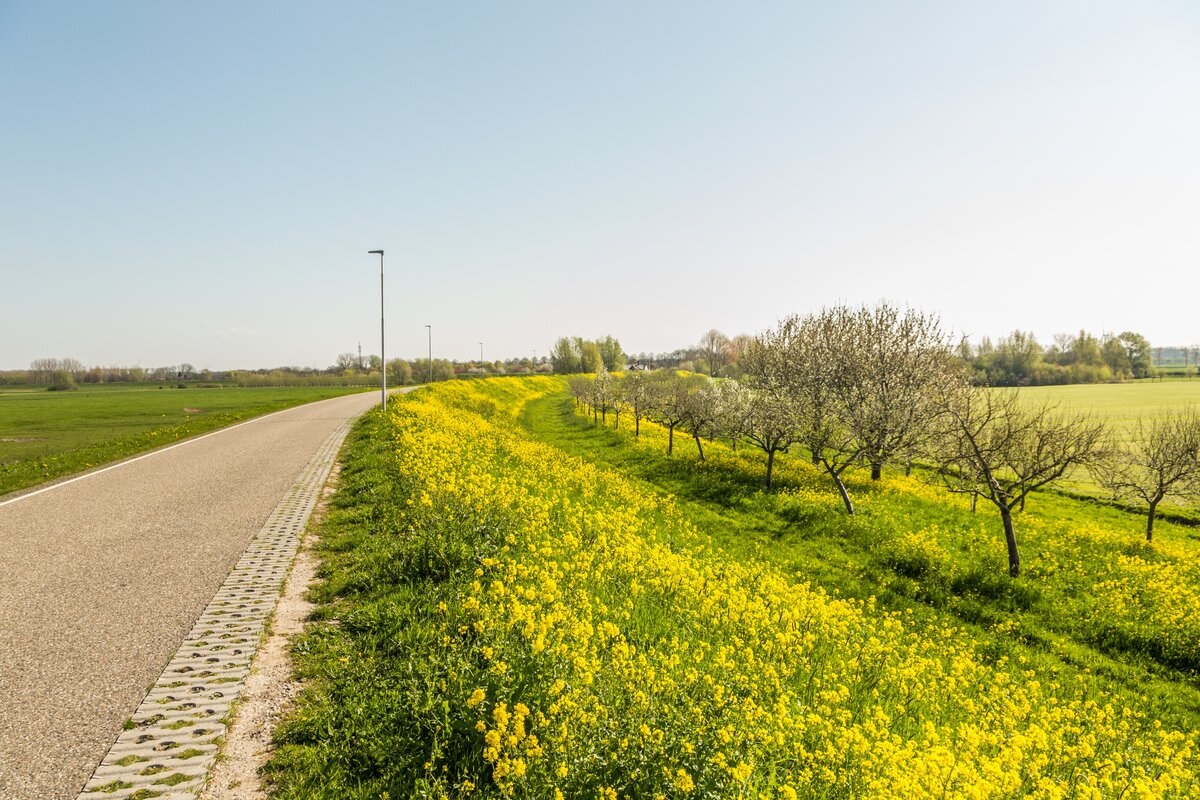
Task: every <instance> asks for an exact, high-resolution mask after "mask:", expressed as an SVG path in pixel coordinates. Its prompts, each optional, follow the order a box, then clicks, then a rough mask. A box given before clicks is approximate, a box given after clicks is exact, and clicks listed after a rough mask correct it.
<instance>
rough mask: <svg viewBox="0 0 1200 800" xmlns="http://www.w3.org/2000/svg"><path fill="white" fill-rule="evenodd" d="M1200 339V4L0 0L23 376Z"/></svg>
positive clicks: (3, 145) (11, 276)
mask: <svg viewBox="0 0 1200 800" xmlns="http://www.w3.org/2000/svg"><path fill="white" fill-rule="evenodd" d="M381 247H382V248H386V250H387V317H388V326H389V331H388V355H389V356H393V355H403V356H411V357H416V356H420V355H423V354H424V352H425V345H426V340H425V327H424V326H425V324H426V323H429V324H432V325H433V336H434V351H435V353H434V354H435V356H443V357H449V358H458V359H471V358H477V357H478V353H479V345H478V342H480V341H481V340H482V341H483V342H484V350H485V356H486V357H487V358H489V360H490V359H493V358H504V357H510V356H523V355H531V354H532V353H533V352H534V350H536V351H537V352H538V354H541V355H544V354H545V353H546V351H547V350H548V348H549V346H550V345H551V343H552V342H553V341H554V339H555V338H556V337H558V336H560V335H567V334H573V335H582V336H585V337H595V336H603V335H605V334H610V333H611V334H613V335H615V336H617V337H618V338H620V340H621V342H622V344H624V346H625V348H626V350H629V351H642V350H654V351H657V350H671V349H674V348H676V347H679V346H682V345H687V344H690V343H693V342H695V341H697V340H698V339H699V338H700V336H701V334H703V333H704V331H705V330H707V329H709V328H711V327H716V328H719V329H721V330H723V331H724V332H726V333H727V334H729V335H734V334H737V333H753V332H757V331H759V330H762V329H764V328H766V327H769V326H771V325H772V324H774V323H775V321H776V320H777V319H778V318H779V317H781V316H783V315H786V314H789V313H793V312H800V313H803V312H806V311H809V310H814V309H817V308H820V307H821V306H822V305H828V304H831V303H836V302H848V303H859V302H874V301H876V300H879V299H888V300H890V301H892V302H895V303H898V304H901V305H912V306H917V307H920V308H923V309H926V310H929V311H934V312H937V313H939V314H940V315H941V317H942V320H943V323H944V325H945V326H946V327H947V328H949V329H953V330H954V331H956V332H960V333H961V332H965V333H967V334H971V335H972V336H974V337H979V336H981V335H990V336H992V337H997V336H1002V335H1004V334H1005V333H1007V332H1008V331H1009V330H1011V329H1013V328H1021V329H1026V330H1031V331H1033V332H1034V333H1035V334H1037V335H1038V337H1039V338H1040V339H1042V340H1043V341H1049V340H1050V338H1051V337H1052V335H1053V334H1055V333H1058V332H1067V331H1074V330H1078V329H1080V328H1086V329H1088V330H1090V331H1092V332H1093V333H1097V334H1099V333H1101V332H1102V331H1105V330H1107V331H1112V332H1118V331H1121V330H1126V329H1132V330H1136V331H1140V332H1142V333H1144V334H1145V335H1146V336H1147V337H1148V338H1149V339H1150V340H1151V342H1152V343H1154V344H1156V345H1168V344H1185V343H1186V344H1191V343H1194V342H1197V341H1200V321H1198V320H1200V277H1198V272H1197V267H1198V264H1200V4H1197V3H1194V2H1153V1H1152V0H1142V1H1140V2H1132V1H1131V2H1125V3H1120V2H1106V3H1097V2H1043V1H1041V0H1039V1H1038V2H1003V3H1002V2H993V3H982V2H979V3H974V2H973V3H957V2H949V1H947V2H937V3H922V2H906V3H895V2H878V3H855V4H843V3H801V2H784V3H745V2H728V3H704V2H678V3H657V2H606V3H588V4H585V3H574V2H572V3H553V2H487V3H485V2H471V3H465V2H464V3H450V2H446V3H442V2H436V3H419V4H417V3H397V2H386V3H378V4H366V3H267V2H253V3H247V2H241V1H240V0H239V2H211V1H210V2H204V3H176V2H167V3H164V2H157V0H156V1H155V2H90V1H89V2H83V1H80V2H55V1H54V0H37V1H36V2H13V1H12V0H0V368H22V367H25V366H27V365H28V363H29V361H30V360H32V359H34V358H38V357H43V356H54V357H63V356H70V357H74V358H77V359H79V360H81V361H83V362H84V363H86V364H126V365H133V364H140V365H142V366H144V367H152V366H158V365H162V364H176V363H180V362H190V363H192V364H194V365H195V366H196V367H198V368H201V367H208V368H212V369H226V368H236V367H260V366H264V367H269V366H278V365H302V366H308V365H316V366H325V365H328V364H331V363H333V361H334V359H335V357H336V356H337V354H338V353H341V352H348V351H353V350H355V349H356V347H357V345H358V343H359V342H362V346H363V350H364V352H377V351H378V335H379V327H378V326H379V319H378V315H379V306H378V303H379V294H378V293H379V283H378V281H379V274H378V259H377V257H373V256H368V255H367V252H366V251H367V250H370V249H375V248H381Z"/></svg>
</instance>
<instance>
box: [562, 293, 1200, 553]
mask: <svg viewBox="0 0 1200 800" xmlns="http://www.w3.org/2000/svg"><path fill="white" fill-rule="evenodd" d="M740 368H741V371H742V374H743V377H742V379H741V380H740V381H737V380H732V379H727V380H713V379H711V378H710V377H705V376H696V375H679V374H677V373H674V372H658V373H649V374H647V373H635V372H631V373H628V374H626V375H624V376H621V377H619V378H618V377H614V376H613V375H611V374H609V373H607V372H603V371H602V372H600V373H599V374H597V376H596V377H595V378H593V379H587V378H581V379H575V380H573V381H572V385H571V388H572V391H573V393H574V394H575V396H576V398H577V399H578V400H579V401H580V402H583V403H586V404H587V405H588V406H590V407H591V409H592V411H593V414H594V415H595V416H596V418H597V421H605V420H606V418H607V415H608V414H610V413H611V414H614V415H616V416H617V422H618V425H619V420H620V415H621V414H622V413H624V414H629V415H632V416H633V417H634V433H635V435H637V434H638V433H639V423H640V420H641V419H645V418H649V419H652V420H654V421H656V422H658V423H659V424H661V425H663V426H664V427H666V428H667V430H668V452H670V451H672V450H673V447H674V434H675V431H676V430H683V431H687V432H688V433H689V434H690V435H691V436H692V438H693V440H694V441H695V443H696V447H697V450H698V452H699V455H700V458H701V459H703V458H704V448H703V440H704V439H705V438H712V437H716V436H721V437H726V438H728V439H730V440H732V441H734V442H735V443H736V442H746V443H749V444H753V445H754V446H756V447H758V448H759V449H761V450H762V451H763V452H764V453H765V454H766V483H767V486H768V487H770V486H771V483H772V474H773V468H774V463H775V458H776V455H777V454H778V453H781V452H787V451H788V450H789V449H790V448H792V447H793V446H800V447H801V448H802V449H803V450H804V451H806V453H807V454H808V456H809V457H810V458H811V460H812V463H813V464H814V465H815V466H817V467H819V468H820V469H822V470H823V471H824V472H825V473H826V474H827V475H828V476H829V478H830V479H831V481H832V483H833V485H834V486H835V487H836V489H837V491H838V494H839V496H840V497H841V499H842V502H843V504H844V505H845V508H846V511H847V513H850V514H853V513H854V504H853V500H852V498H851V496H850V492H849V490H848V489H847V487H846V484H845V480H844V476H845V473H846V472H847V471H848V470H850V469H853V468H857V467H863V468H869V470H870V473H871V477H872V479H875V480H878V479H879V478H880V476H881V474H882V471H883V469H884V467H885V465H887V464H895V465H900V466H903V467H904V468H905V469H906V470H910V469H911V468H912V465H913V462H914V461H920V462H921V463H922V464H924V465H926V466H927V467H928V468H929V469H928V474H929V475H931V476H935V477H936V479H938V480H939V481H941V482H942V483H943V484H944V485H945V486H946V487H947V488H948V489H950V490H951V491H954V492H962V493H967V494H970V495H971V497H972V507H974V505H975V502H976V501H977V500H978V499H979V498H984V499H985V500H987V501H989V502H990V503H992V504H993V505H994V506H995V508H996V509H997V511H998V513H999V515H1000V518H1001V523H1002V526H1003V530H1004V536H1005V542H1006V546H1007V549H1008V557H1009V574H1010V575H1012V576H1013V577H1016V576H1018V575H1019V574H1020V570H1021V560H1020V550H1019V548H1018V546H1017V538H1016V533H1015V529H1014V523H1013V514H1014V512H1015V511H1018V510H1020V509H1022V508H1023V507H1024V504H1025V500H1026V498H1027V496H1028V495H1029V493H1030V492H1032V491H1034V490H1036V489H1038V488H1041V487H1044V486H1047V485H1049V484H1051V483H1054V482H1055V481H1058V480H1060V479H1062V478H1063V477H1065V476H1067V475H1069V474H1070V473H1071V472H1072V471H1073V470H1074V469H1076V468H1079V467H1085V466H1086V467H1090V468H1091V469H1092V470H1093V474H1094V475H1095V476H1096V478H1097V480H1098V482H1100V483H1101V484H1102V485H1104V486H1107V487H1109V488H1110V489H1112V490H1113V492H1114V494H1116V495H1118V496H1121V497H1125V498H1127V499H1137V500H1140V501H1142V502H1144V503H1146V504H1147V505H1148V506H1149V515H1148V522H1147V529H1146V535H1147V539H1150V538H1151V537H1152V531H1153V524H1154V516H1155V511H1156V509H1157V508H1158V504H1159V503H1160V502H1161V501H1162V500H1163V499H1164V498H1166V497H1168V496H1176V497H1196V496H1200V417H1198V416H1197V415H1196V413H1195V412H1193V411H1187V412H1180V413H1177V414H1174V415H1168V416H1166V417H1163V418H1159V419H1155V420H1153V421H1150V422H1147V423H1145V424H1143V425H1142V426H1139V428H1138V429H1137V430H1136V431H1135V432H1134V436H1133V438H1132V439H1131V440H1130V441H1129V442H1128V443H1125V442H1121V441H1118V440H1117V439H1115V438H1114V437H1112V436H1110V435H1108V434H1106V432H1105V429H1104V426H1103V425H1102V424H1101V423H1100V422H1099V421H1098V420H1096V419H1094V418H1092V417H1090V416H1088V415H1086V414H1083V413H1073V412H1066V411H1063V410H1061V409H1058V408H1056V407H1053V406H1051V405H1040V406H1035V405H1030V404H1026V403H1023V402H1020V401H1019V400H1018V397H1017V395H1016V393H1015V392H1014V391H1011V390H1008V391H1005V390H996V389H987V388H983V387H980V386H977V385H975V384H974V383H973V381H972V375H971V373H970V371H969V370H968V369H966V368H964V363H963V361H962V360H961V359H960V358H958V357H957V354H956V352H955V351H954V349H953V348H952V347H951V346H950V344H949V342H948V339H947V336H946V335H945V334H944V333H943V332H942V330H941V328H940V323H939V321H938V320H937V318H936V317H934V316H932V315H928V314H925V313H922V312H919V311H913V310H911V309H910V310H906V311H901V310H899V309H897V308H895V307H892V306H890V305H887V304H880V305H877V306H875V307H873V308H872V307H865V306H864V307H859V308H849V307H845V306H837V307H834V308H829V309H824V310H822V311H821V312H820V313H817V314H812V315H808V316H805V317H799V316H793V317H789V318H787V319H785V320H783V321H782V322H780V323H779V325H778V326H777V327H775V328H773V329H771V330H769V331H767V332H765V333H763V334H761V335H760V336H758V337H755V338H754V339H753V340H752V341H751V342H750V343H749V345H748V346H747V348H746V350H745V352H744V354H743V355H742V357H741V359H740Z"/></svg>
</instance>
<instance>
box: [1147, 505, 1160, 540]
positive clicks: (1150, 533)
mask: <svg viewBox="0 0 1200 800" xmlns="http://www.w3.org/2000/svg"><path fill="white" fill-rule="evenodd" d="M1157 511H1158V501H1157V500H1151V501H1150V514H1149V515H1148V516H1147V517H1146V541H1147V542H1152V541H1154V514H1155V513H1156V512H1157Z"/></svg>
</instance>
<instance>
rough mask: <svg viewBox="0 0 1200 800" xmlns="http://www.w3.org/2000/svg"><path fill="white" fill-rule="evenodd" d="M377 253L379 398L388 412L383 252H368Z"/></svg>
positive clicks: (369, 252) (369, 253) (370, 253)
mask: <svg viewBox="0 0 1200 800" xmlns="http://www.w3.org/2000/svg"><path fill="white" fill-rule="evenodd" d="M376 253H378V254H379V377H380V378H381V379H382V382H381V383H380V389H379V396H380V398H381V399H380V402H381V404H382V405H383V410H384V411H387V354H386V353H385V352H384V350H383V342H384V337H383V251H382V250H368V251H367V254H368V255H375V254H376Z"/></svg>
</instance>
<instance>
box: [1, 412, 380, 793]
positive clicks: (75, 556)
mask: <svg viewBox="0 0 1200 800" xmlns="http://www.w3.org/2000/svg"><path fill="white" fill-rule="evenodd" d="M377 401H378V397H377V395H370V394H366V395H352V396H350V397H345V398H337V399H335V400H330V401H323V402H322V403H315V404H311V405H309V406H302V407H300V408H297V409H291V410H289V411H288V412H282V413H280V414H276V415H272V416H271V417H270V418H263V419H262V422H261V424H258V425H245V426H242V427H241V428H239V429H238V430H237V431H230V433H229V434H228V435H227V436H216V437H212V438H209V439H207V440H205V441H204V442H197V443H196V444H195V446H194V447H190V448H180V449H177V450H175V451H173V452H171V453H169V454H164V455H163V456H161V457H160V458H153V459H146V460H142V461H140V462H138V463H136V464H130V465H129V467H128V468H127V469H119V470H114V471H111V472H108V473H106V474H104V475H101V476H96V477H95V478H93V479H90V480H85V481H80V482H77V483H74V484H72V485H71V486H65V487H63V488H62V489H61V490H60V491H54V492H48V493H45V494H42V495H40V496H37V497H33V498H29V499H28V500H26V501H23V502H19V503H15V504H10V505H7V506H5V507H3V508H0V654H3V656H0V797H3V798H5V800H26V798H29V799H30V800H32V798H38V799H39V800H53V799H54V798H63V799H64V800H67V799H68V798H74V797H76V795H77V794H78V793H79V791H80V788H81V787H82V786H83V785H84V782H85V781H87V780H88V777H89V776H90V775H92V773H93V771H94V770H95V769H96V765H97V764H98V763H99V762H100V760H101V758H102V757H103V756H104V754H105V752H106V751H107V750H108V749H109V747H110V746H111V745H112V743H113V741H114V739H116V738H117V735H118V733H119V732H120V730H121V727H122V723H124V722H125V721H126V720H129V719H130V718H131V717H132V716H133V715H134V714H135V709H138V707H139V703H140V702H141V701H142V699H143V698H144V697H146V687H147V686H148V685H151V684H154V683H155V681H156V678H158V677H159V676H160V675H175V676H177V677H174V678H172V679H171V680H169V681H167V683H176V682H178V683H177V685H175V686H172V687H170V688H171V689H173V690H182V691H183V692H184V693H186V694H187V695H188V696H187V697H182V696H181V695H180V694H179V693H178V691H176V694H170V693H169V692H168V693H165V694H152V698H153V699H152V700H151V698H147V701H148V702H151V703H153V704H154V705H156V706H157V707H159V708H162V709H163V710H162V711H156V712H154V713H150V714H147V715H145V716H141V715H140V711H139V712H138V714H139V716H138V717H137V719H136V722H145V721H146V720H148V719H151V718H153V717H154V716H155V715H156V714H158V713H162V714H164V715H166V714H167V713H168V712H169V713H172V714H175V713H184V712H187V713H186V714H184V716H183V717H179V718H172V719H171V720H166V718H165V716H164V719H163V720H158V722H159V723H162V724H165V725H174V726H175V727H174V728H170V727H168V728H167V729H166V730H168V731H170V732H171V733H172V734H173V736H172V738H170V739H165V738H162V737H161V736H160V735H159V733H157V732H154V731H157V730H160V728H155V727H154V723H151V724H150V725H147V726H144V727H142V728H136V727H135V728H134V730H133V731H130V733H135V736H134V739H137V738H139V737H143V736H152V737H155V738H154V740H153V743H152V744H151V752H156V753H165V752H168V751H173V753H174V759H175V763H176V764H177V765H178V766H175V767H174V768H173V771H171V772H169V773H168V772H160V771H158V770H152V774H157V779H158V780H159V781H163V782H160V783H158V784H157V785H156V786H154V791H163V792H164V794H163V795H161V796H163V797H166V796H171V795H172V794H177V793H178V790H187V789H188V787H190V786H192V785H193V783H189V781H193V779H194V778H195V776H196V775H198V774H200V773H201V772H202V770H201V768H200V766H199V763H200V759H201V757H202V756H203V755H204V754H206V753H210V752H211V753H215V745H214V744H213V739H215V738H216V737H218V736H219V735H220V732H219V731H218V730H217V729H218V723H219V722H220V720H221V718H222V717H223V716H224V713H223V712H222V711H221V710H220V706H221V701H223V700H225V698H226V696H227V695H230V694H231V692H229V691H226V690H224V689H221V688H220V687H221V686H223V685H224V686H233V685H235V680H234V679H235V677H236V674H235V673H238V672H239V671H241V672H244V670H245V668H246V666H248V664H249V662H250V657H251V655H252V651H253V647H254V646H256V645H257V642H258V633H256V632H253V629H252V627H221V628H220V629H219V630H218V627H219V626H225V625H229V624H231V623H233V622H236V623H238V625H241V624H242V623H249V622H253V621H254V619H255V618H256V617H259V616H261V619H264V620H265V618H266V615H267V614H269V611H270V606H271V603H273V596H272V598H271V599H270V601H269V602H268V601H267V599H266V598H265V597H264V596H262V595H260V594H258V593H257V590H255V589H252V588H248V587H247V586H246V585H245V584H244V583H238V582H237V581H242V580H243V579H244V578H246V577H248V576H247V574H246V572H247V570H248V572H249V575H250V576H253V577H255V578H257V579H265V580H267V581H270V580H275V579H276V576H277V578H278V579H282V577H283V575H284V574H285V573H286V569H287V559H290V553H289V552H288V550H287V548H288V547H291V548H292V549H293V550H294V547H295V545H294V543H292V544H291V545H282V544H278V543H271V542H269V541H267V540H268V539H269V537H266V538H264V539H263V540H262V546H263V547H265V552H257V551H256V548H257V547H259V540H255V544H254V545H251V547H250V548H249V549H248V548H247V545H249V544H250V543H251V540H252V539H254V537H255V534H256V532H258V531H260V529H261V530H263V531H264V532H265V531H266V529H267V528H269V527H271V525H275V526H276V527H280V526H282V528H283V531H282V532H283V533H287V534H289V535H290V534H291V533H292V531H291V529H292V528H295V533H299V531H300V530H301V529H302V527H303V520H299V521H289V520H291V519H292V518H291V517H290V516H288V515H293V514H295V513H296V512H297V511H299V512H302V513H305V514H306V512H304V511H303V506H304V501H301V500H298V499H296V498H294V497H292V496H291V492H292V490H293V488H294V487H295V486H296V485H297V484H298V483H300V481H297V479H296V476H297V474H298V473H300V472H301V470H302V468H306V467H308V466H311V464H312V463H313V462H314V458H313V455H314V453H315V452H316V451H318V450H319V449H321V448H322V447H323V446H324V448H325V449H326V450H329V451H330V452H332V453H336V449H337V444H331V443H333V442H334V441H335V439H336V441H338V442H340V438H337V437H335V436H334V433H335V431H339V430H343V429H345V428H346V427H347V426H348V424H349V420H352V419H353V418H354V417H356V416H358V414H360V413H361V412H362V411H363V410H365V409H366V408H368V407H370V406H371V405H373V404H374V403H375V402H377ZM330 447H331V448H332V449H331V450H330ZM328 457H329V458H330V459H332V455H329V456H328ZM309 477H310V478H311V477H312V476H309ZM321 480H323V477H322V478H321ZM317 491H319V485H318V486H317V489H316V490H315V491H314V492H313V497H314V498H315V496H316V493H317ZM281 497H285V500H284V502H282V503H280V501H279V499H280V498H281ZM277 507H278V508H277ZM273 509H277V510H278V512H279V513H280V514H282V515H283V516H280V517H278V518H276V517H271V519H272V520H275V521H274V522H271V521H268V523H267V525H266V526H264V520H267V519H268V516H269V515H271V513H272V510H273ZM280 520H283V521H282V522H280ZM243 553H244V554H245V557H246V558H248V559H270V558H276V557H278V558H282V559H283V563H282V566H280V567H276V566H274V565H268V564H267V563H265V562H263V563H250V562H247V565H246V569H245V570H243V568H242V565H241V564H240V563H239V559H240V557H241V556H242V555H243ZM235 565H237V570H235V571H234V572H232V573H231V570H234V567H235ZM254 573H258V574H257V575H255V574H254ZM227 576H228V577H229V578H230V580H231V581H234V583H232V584H230V585H228V586H225V587H224V588H222V589H221V592H222V594H221V596H220V597H218V598H217V599H213V598H214V594H216V593H217V590H218V587H222V582H223V581H224V580H225V578H226V577H227ZM235 576H236V579H235ZM277 588H278V587H277V586H276V591H277ZM209 601H212V603H213V604H214V605H213V606H212V607H210V608H209V609H208V610H205V608H206V605H208V604H209ZM260 601H261V602H260ZM220 603H230V604H231V605H224V606H222V605H218V604H220ZM238 606H243V607H242V608H239V607H238ZM201 611H205V616H204V617H203V618H201V621H200V622H199V623H197V622H196V620H197V618H198V617H200V614H201ZM210 611H211V612H213V614H212V615H211V616H210V615H209V612H210ZM219 612H224V613H219ZM234 615H240V616H234ZM210 620H211V621H212V622H213V624H212V625H208V626H207V627H203V628H201V627H193V623H195V624H196V626H200V625H202V624H204V623H206V622H209V621H210ZM218 621H219V623H218ZM257 624H258V625H259V626H260V629H261V620H259V621H258V622H257ZM209 629H212V630H214V631H218V632H217V634H216V635H217V636H218V637H220V636H227V637H228V638H226V639H215V641H216V642H217V645H216V646H217V647H222V648H223V649H220V650H216V651H213V652H206V651H203V650H201V649H200V648H186V647H185V648H184V649H182V650H180V651H179V654H178V655H179V657H181V659H182V660H180V661H178V662H177V663H176V662H172V664H171V665H169V666H167V668H166V670H164V664H167V662H168V660H169V659H171V654H172V653H173V652H175V650H176V649H178V648H179V644H180V642H181V641H182V642H185V644H187V645H194V644H196V643H197V642H199V641H207V639H205V638H203V637H199V636H191V637H189V638H187V639H186V640H185V635H187V634H189V632H193V633H196V634H199V633H201V632H203V631H206V630H209ZM210 638H211V637H210ZM239 639H244V640H246V641H237V640H239ZM210 644H211V643H210ZM235 650H241V651H242V652H241V653H235V652H233V651H235ZM212 658H216V659H217V660H216V661H209V659H212ZM172 669H175V670H181V671H179V672H175V673H172V672H171V670H172ZM196 681H199V682H196ZM200 687H203V688H200ZM193 689H197V691H192V690H193ZM217 693H220V694H221V695H222V696H221V697H216V696H215V695H216V694H217ZM169 696H170V697H176V700H167V701H166V702H163V703H158V702H157V701H158V700H164V699H165V698H166V697H169ZM193 703H194V704H195V705H194V706H192V705H191V704H193ZM188 715H190V716H188ZM185 718H187V720H188V721H187V723H186V724H181V723H183V721H184V719H185ZM197 731H199V733H197ZM185 738H186V739H187V740H188V741H189V742H200V744H194V743H189V744H187V745H186V746H183V747H182V748H180V747H167V746H166V743H167V742H182V741H183V740H184V739H185ZM206 738H207V741H205V739H206ZM150 741H151V740H150V739H145V740H143V742H141V744H146V743H148V742H150ZM154 746H162V748H163V749H161V750H158V751H155V750H153V747H154ZM191 751H195V752H191ZM185 753H186V754H189V755H190V756H192V757H191V758H184V759H180V758H178V756H179V755H181V754H185ZM125 755H127V756H137V754H136V753H133V752H132V751H131V752H130V753H127V754H125ZM122 757H123V756H117V758H116V760H120V759H121V758H122ZM139 757H140V756H139ZM185 762H187V763H185ZM130 763H134V762H133V761H132V759H130ZM136 763H143V762H136ZM156 763H157V762H156ZM150 766H151V764H150V763H144V764H143V766H142V770H147V769H149V768H150ZM163 766H166V764H165V763H164V764H163ZM99 774H100V773H99V772H97V775H99ZM112 780H114V779H110V780H109V784H111V781H112ZM101 785H105V784H101ZM133 791H134V790H130V793H132V792H133ZM194 794H195V791H194V790H192V791H191V792H190V793H188V794H186V795H183V796H194ZM87 796H90V797H121V796H124V795H122V794H119V793H116V792H114V793H112V794H96V793H91V794H89V795H87Z"/></svg>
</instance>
